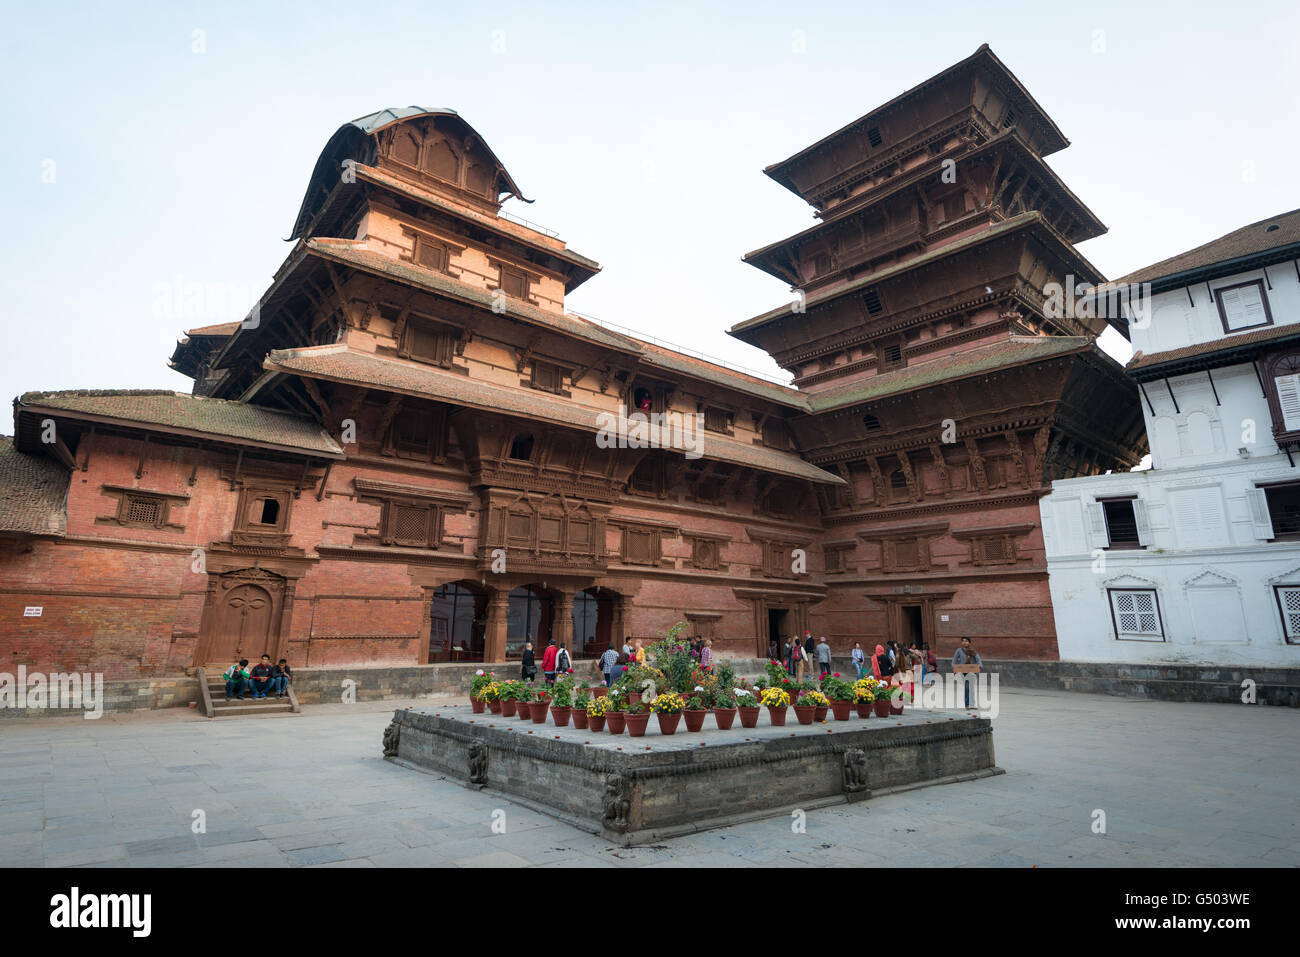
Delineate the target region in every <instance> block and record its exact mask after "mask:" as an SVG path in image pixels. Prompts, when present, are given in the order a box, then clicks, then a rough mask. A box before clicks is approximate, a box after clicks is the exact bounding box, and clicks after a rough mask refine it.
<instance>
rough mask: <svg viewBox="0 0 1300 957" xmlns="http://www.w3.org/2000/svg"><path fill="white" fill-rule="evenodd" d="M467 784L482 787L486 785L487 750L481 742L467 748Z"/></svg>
mask: <svg viewBox="0 0 1300 957" xmlns="http://www.w3.org/2000/svg"><path fill="white" fill-rule="evenodd" d="M467 755H468V757H469V783H470V784H477V785H478V786H479V787H483V786H484V785H486V784H487V767H488V749H487V745H486V744H484V743H483V742H482V741H475V742H474V743H473V744H471V745H470V746H469V749H468V752H467Z"/></svg>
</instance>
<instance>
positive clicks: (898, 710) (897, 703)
mask: <svg viewBox="0 0 1300 957" xmlns="http://www.w3.org/2000/svg"><path fill="white" fill-rule="evenodd" d="M905 700H906V692H904V691H903V689H902V688H901V687H900V686H899V685H891V686H890V688H889V710H890V713H892V714H902V713H903V702H904V701H905Z"/></svg>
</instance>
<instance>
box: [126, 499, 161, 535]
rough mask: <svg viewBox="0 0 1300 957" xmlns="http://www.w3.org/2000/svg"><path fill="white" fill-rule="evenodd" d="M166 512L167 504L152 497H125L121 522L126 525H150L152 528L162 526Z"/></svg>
mask: <svg viewBox="0 0 1300 957" xmlns="http://www.w3.org/2000/svg"><path fill="white" fill-rule="evenodd" d="M166 512H167V503H166V502H165V501H163V500H162V499H161V498H157V497H155V496H153V495H127V496H125V503H124V507H123V516H122V521H123V522H125V523H126V524H127V525H150V526H153V527H154V528H157V527H158V526H160V525H162V524H163V519H164V517H165V515H166Z"/></svg>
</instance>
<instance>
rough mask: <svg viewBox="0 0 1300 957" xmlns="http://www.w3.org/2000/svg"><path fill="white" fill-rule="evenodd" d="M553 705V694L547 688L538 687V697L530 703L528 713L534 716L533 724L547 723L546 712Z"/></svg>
mask: <svg viewBox="0 0 1300 957" xmlns="http://www.w3.org/2000/svg"><path fill="white" fill-rule="evenodd" d="M550 707H551V696H550V693H549V692H547V690H546V689H545V688H538V689H537V698H536V699H535V700H533V701H531V702H529V704H528V713H529V715H531V716H532V719H533V724H545V723H546V712H547V710H549V709H550Z"/></svg>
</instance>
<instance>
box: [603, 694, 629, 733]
mask: <svg viewBox="0 0 1300 957" xmlns="http://www.w3.org/2000/svg"><path fill="white" fill-rule="evenodd" d="M605 700H606V701H608V702H609V704H608V705H607V707H606V710H605V721H606V723H607V724H608V726H609V733H610V734H622V733H623V727H624V725H625V723H626V721H627V713H626V712H625V711H624V710H623V709H624V708H626V707H627V698H626V694H625V692H624V691H623V689H622V688H618V687H614V688H611V689H610V691H609V697H608V698H606V699H605Z"/></svg>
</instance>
